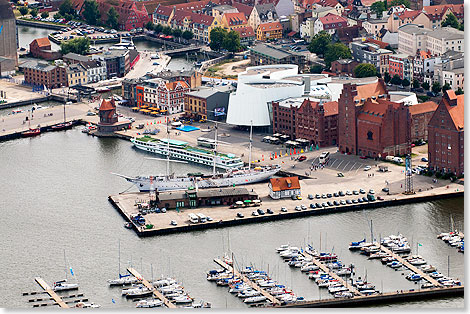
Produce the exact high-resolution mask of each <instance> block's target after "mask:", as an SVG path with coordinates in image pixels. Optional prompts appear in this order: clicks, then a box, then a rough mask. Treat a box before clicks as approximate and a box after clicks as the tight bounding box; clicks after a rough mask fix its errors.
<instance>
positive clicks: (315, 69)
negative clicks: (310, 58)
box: [310, 64, 323, 74]
mask: <svg viewBox="0 0 470 314" xmlns="http://www.w3.org/2000/svg"><path fill="white" fill-rule="evenodd" d="M322 71H323V66H321V65H320V64H315V65H312V66H311V67H310V73H316V74H320V73H321V72H322Z"/></svg>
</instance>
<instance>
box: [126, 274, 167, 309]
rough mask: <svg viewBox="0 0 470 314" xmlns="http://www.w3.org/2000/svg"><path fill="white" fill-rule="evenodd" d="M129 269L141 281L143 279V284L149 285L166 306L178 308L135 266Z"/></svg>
mask: <svg viewBox="0 0 470 314" xmlns="http://www.w3.org/2000/svg"><path fill="white" fill-rule="evenodd" d="M127 271H128V272H129V273H130V274H131V275H133V276H134V277H135V278H137V279H139V280H140V281H142V284H143V285H144V286H145V287H147V288H148V289H150V290H152V292H153V295H154V296H155V297H157V298H158V299H160V301H162V302H163V304H165V305H166V307H168V308H170V309H175V308H176V305H174V304H173V303H171V302H170V301H169V300H168V299H167V298H165V297H164V296H163V294H162V293H160V291H158V290H157V289H156V288H155V287H154V286H153V284H151V283H150V282H148V281H147V280H145V279H144V277H142V275H141V274H140V273H139V272H138V271H137V270H135V269H134V268H132V267H129V268H128V269H127Z"/></svg>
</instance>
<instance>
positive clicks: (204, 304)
mask: <svg viewBox="0 0 470 314" xmlns="http://www.w3.org/2000/svg"><path fill="white" fill-rule="evenodd" d="M192 308H194V309H200V308H204V309H210V308H212V304H211V303H210V302H204V301H202V300H201V301H200V302H199V303H195V302H193V304H192Z"/></svg>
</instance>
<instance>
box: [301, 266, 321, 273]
mask: <svg viewBox="0 0 470 314" xmlns="http://www.w3.org/2000/svg"><path fill="white" fill-rule="evenodd" d="M319 269H320V267H318V266H317V265H315V264H307V265H305V266H303V267H301V268H300V271H301V272H309V271H315V270H319Z"/></svg>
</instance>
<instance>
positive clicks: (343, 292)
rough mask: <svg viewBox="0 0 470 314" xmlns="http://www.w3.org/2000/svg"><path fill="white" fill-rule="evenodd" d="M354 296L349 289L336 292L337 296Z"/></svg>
mask: <svg viewBox="0 0 470 314" xmlns="http://www.w3.org/2000/svg"><path fill="white" fill-rule="evenodd" d="M352 297H353V294H352V293H351V292H347V291H341V292H337V293H335V298H352Z"/></svg>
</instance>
